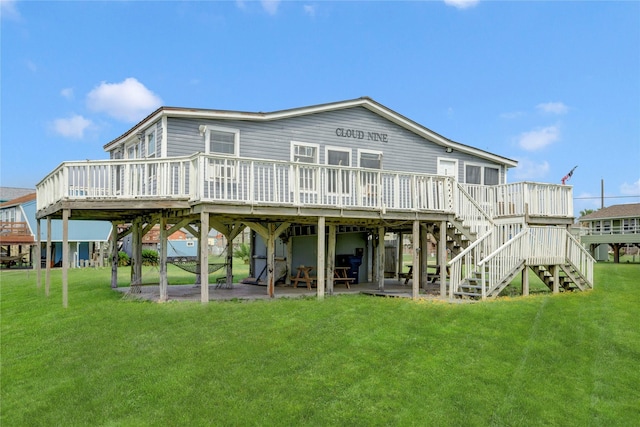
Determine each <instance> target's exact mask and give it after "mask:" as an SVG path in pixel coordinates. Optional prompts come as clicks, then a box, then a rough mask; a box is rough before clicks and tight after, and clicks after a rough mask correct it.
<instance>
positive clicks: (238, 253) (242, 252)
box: [233, 243, 251, 263]
mask: <svg viewBox="0 0 640 427" xmlns="http://www.w3.org/2000/svg"><path fill="white" fill-rule="evenodd" d="M233 256H234V257H236V258H240V259H242V261H244V262H245V263H247V262H249V257H250V256H251V249H250V248H249V245H247V244H246V243H241V244H240V246H238V247H237V249H236V250H235V251H233Z"/></svg>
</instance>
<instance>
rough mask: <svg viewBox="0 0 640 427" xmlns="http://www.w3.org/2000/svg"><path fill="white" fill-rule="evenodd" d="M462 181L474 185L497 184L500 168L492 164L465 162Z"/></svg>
mask: <svg viewBox="0 0 640 427" xmlns="http://www.w3.org/2000/svg"><path fill="white" fill-rule="evenodd" d="M464 177H465V179H464V182H466V183H467V184H476V185H498V184H499V183H500V169H499V168H496V167H492V166H484V165H477V164H473V163H466V164H465V165H464Z"/></svg>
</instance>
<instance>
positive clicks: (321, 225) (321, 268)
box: [316, 216, 325, 300]
mask: <svg viewBox="0 0 640 427" xmlns="http://www.w3.org/2000/svg"><path fill="white" fill-rule="evenodd" d="M324 233H325V218H324V217H323V216H321V217H319V218H318V242H317V243H318V254H317V260H318V266H317V268H316V270H317V271H316V273H317V274H316V281H317V289H318V299H319V300H322V299H324V272H325V252H324V251H325V234H324Z"/></svg>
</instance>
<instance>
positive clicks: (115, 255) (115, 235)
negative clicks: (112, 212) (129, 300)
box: [111, 221, 119, 289]
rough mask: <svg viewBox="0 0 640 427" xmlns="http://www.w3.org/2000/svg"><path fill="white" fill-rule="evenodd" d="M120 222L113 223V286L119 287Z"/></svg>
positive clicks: (113, 287)
mask: <svg viewBox="0 0 640 427" xmlns="http://www.w3.org/2000/svg"><path fill="white" fill-rule="evenodd" d="M118 261H119V256H118V224H117V223H116V222H115V221H114V222H112V223H111V288H112V289H115V288H117V287H118Z"/></svg>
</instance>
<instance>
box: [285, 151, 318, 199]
mask: <svg viewBox="0 0 640 427" xmlns="http://www.w3.org/2000/svg"><path fill="white" fill-rule="evenodd" d="M318 148H319V147H318V144H311V143H304V142H295V141H294V142H291V161H292V162H295V163H308V164H314V165H315V164H317V163H318ZM295 173H297V174H298V185H299V188H300V190H301V191H315V190H316V182H317V179H316V174H317V173H318V169H317V168H315V167H297V168H296V172H295Z"/></svg>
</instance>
